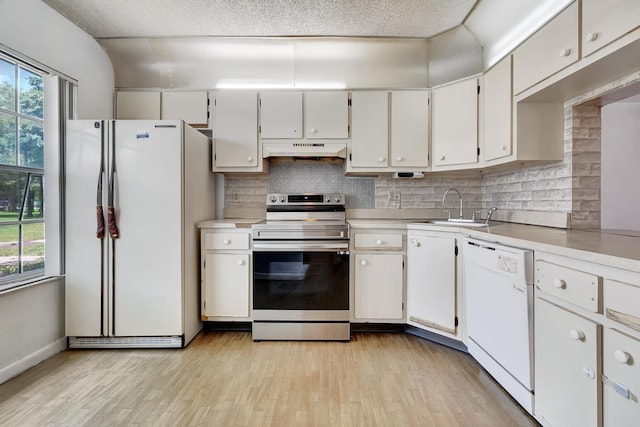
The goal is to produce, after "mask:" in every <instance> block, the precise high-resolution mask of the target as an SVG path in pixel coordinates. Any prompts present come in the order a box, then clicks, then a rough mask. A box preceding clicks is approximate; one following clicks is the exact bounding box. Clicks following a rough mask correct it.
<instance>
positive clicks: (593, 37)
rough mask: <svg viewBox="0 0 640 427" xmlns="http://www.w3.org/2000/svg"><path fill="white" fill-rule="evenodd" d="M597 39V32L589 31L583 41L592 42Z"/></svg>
mask: <svg viewBox="0 0 640 427" xmlns="http://www.w3.org/2000/svg"><path fill="white" fill-rule="evenodd" d="M597 39H598V33H589V34H587V36H586V37H585V38H584V40H585V41H588V42H594V41H596V40H597Z"/></svg>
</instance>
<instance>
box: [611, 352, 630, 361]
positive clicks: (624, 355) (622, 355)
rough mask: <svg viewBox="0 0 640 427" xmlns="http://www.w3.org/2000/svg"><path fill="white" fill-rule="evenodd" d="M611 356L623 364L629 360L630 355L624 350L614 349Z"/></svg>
mask: <svg viewBox="0 0 640 427" xmlns="http://www.w3.org/2000/svg"><path fill="white" fill-rule="evenodd" d="M613 356H614V357H615V358H616V360H617V361H618V362H620V363H624V364H627V363H629V361H630V360H631V355H630V354H629V353H627V352H626V351H622V350H616V351H614V352H613Z"/></svg>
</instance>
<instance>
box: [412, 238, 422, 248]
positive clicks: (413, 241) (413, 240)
mask: <svg viewBox="0 0 640 427" xmlns="http://www.w3.org/2000/svg"><path fill="white" fill-rule="evenodd" d="M411 244H412V245H413V246H415V247H416V248H417V247H418V246H420V243H418V239H416V238H413V239H411Z"/></svg>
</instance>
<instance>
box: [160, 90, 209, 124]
mask: <svg viewBox="0 0 640 427" xmlns="http://www.w3.org/2000/svg"><path fill="white" fill-rule="evenodd" d="M160 118H161V119H163V120H176V119H178V120H184V121H185V122H186V123H188V124H189V125H191V126H193V127H199V128H206V127H208V126H209V94H208V93H207V91H198V92H162V111H161V117H160Z"/></svg>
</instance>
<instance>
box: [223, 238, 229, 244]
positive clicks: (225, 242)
mask: <svg viewBox="0 0 640 427" xmlns="http://www.w3.org/2000/svg"><path fill="white" fill-rule="evenodd" d="M222 243H224V244H225V245H228V244H229V243H231V240H229V239H224V240H223V241H222Z"/></svg>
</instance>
